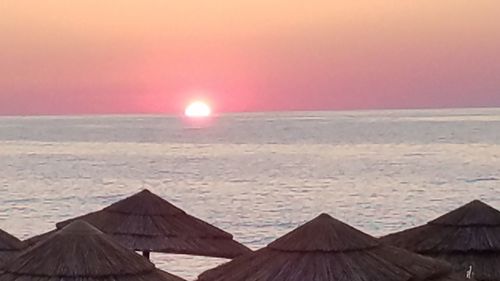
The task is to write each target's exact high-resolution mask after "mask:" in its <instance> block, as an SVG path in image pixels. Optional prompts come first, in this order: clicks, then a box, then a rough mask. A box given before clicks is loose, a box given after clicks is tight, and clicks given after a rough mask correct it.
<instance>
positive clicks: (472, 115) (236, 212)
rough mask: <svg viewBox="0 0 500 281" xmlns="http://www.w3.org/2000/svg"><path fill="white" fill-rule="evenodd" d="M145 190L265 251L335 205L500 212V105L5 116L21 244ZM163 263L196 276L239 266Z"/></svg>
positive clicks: (1, 170)
mask: <svg viewBox="0 0 500 281" xmlns="http://www.w3.org/2000/svg"><path fill="white" fill-rule="evenodd" d="M144 188H148V189H150V190H151V191H153V192H155V193H157V194H158V195H160V196H162V197H164V198H165V199H167V200H169V201H170V202H172V203H174V204H175V205H177V206H178V207H180V208H182V209H184V210H185V211H187V212H188V213H190V214H192V215H194V216H196V217H199V218H201V219H203V220H205V221H207V222H209V223H212V224H214V225H216V226H218V227H220V228H222V229H224V230H226V231H228V232H230V233H232V234H233V235H234V237H235V239H236V240H238V241H240V242H242V243H244V244H245V245H247V246H249V247H251V248H252V249H258V248H259V247H263V246H265V245H266V244H268V243H269V242H271V241H273V240H274V239H275V238H277V237H279V236H280V235H283V234H285V233H286V232H288V231H290V230H292V229H293V228H295V227H297V226H298V225H300V224H301V223H304V222H305V221H307V220H310V219H312V218H313V217H315V216H317V215H318V214H320V213H322V212H326V213H329V214H331V215H332V216H335V217H337V218H339V219H341V220H344V221H345V222H347V223H349V224H351V225H353V226H355V227H357V228H359V229H361V230H363V231H366V232H368V233H370V234H372V235H375V236H379V235H383V234H386V233H390V232H393V231H396V230H400V229H404V228H408V227H411V226H415V225H418V224H421V223H424V222H426V221H428V220H430V219H433V218H435V217H436V216H438V215H440V214H442V213H444V212H446V211H449V210H451V209H453V208H455V207H458V206H460V205H461V204H464V203H466V202H468V201H471V200H473V199H482V200H485V201H486V202H487V203H490V204H491V205H493V206H494V207H500V109H453V110H395V111H357V112H354V111H353V112H293V113H253V114H228V115H221V116H217V117H214V118H212V120H210V122H203V123H201V124H200V123H199V121H196V123H192V122H191V121H189V120H185V119H184V118H178V117H172V116H73V117H53V116H46V117H1V118H0V227H1V228H2V229H4V230H6V231H8V232H10V233H12V234H14V235H16V236H17V237H19V238H21V239H25V238H28V237H30V236H33V235H36V234H40V233H43V232H45V231H48V230H51V229H53V228H54V224H55V223H56V222H58V221H61V220H64V219H67V218H71V217H74V216H77V215H81V214H84V213H87V212H90V211H95V210H99V209H101V208H103V207H105V206H107V205H109V204H111V203H113V202H115V201H117V200H120V199H122V198H124V197H126V196H129V195H131V194H133V193H135V192H138V191H140V190H141V189H144ZM152 260H153V261H154V262H155V263H156V264H157V265H158V266H159V267H160V268H162V269H165V270H168V271H170V272H172V273H175V274H178V275H180V276H182V277H185V278H188V279H191V280H192V279H194V278H195V277H196V276H197V275H198V274H199V273H200V272H202V271H203V270H205V269H208V268H211V267H214V266H216V265H217V264H220V263H222V262H224V261H225V260H223V259H214V258H203V257H192V256H184V255H165V254H157V253H154V254H152Z"/></svg>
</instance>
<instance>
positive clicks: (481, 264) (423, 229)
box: [381, 200, 500, 281]
mask: <svg viewBox="0 0 500 281" xmlns="http://www.w3.org/2000/svg"><path fill="white" fill-rule="evenodd" d="M381 241H382V242H384V243H388V244H391V245H394V246H398V247H402V248H405V249H408V250H410V251H413V252H416V253H420V254H424V255H428V256H431V257H436V258H441V259H443V260H446V261H448V262H449V263H451V264H452V265H453V267H454V270H455V271H457V272H459V273H460V274H465V272H467V271H471V272H472V276H473V277H474V278H475V279H476V280H491V281H493V280H500V211H498V210H496V209H494V208H492V207H491V206H489V205H487V204H485V203H483V202H481V201H478V200H475V201H472V202H470V203H468V204H466V205H464V206H462V207H460V208H458V209H455V210H453V211H451V212H450V213H447V214H445V215H443V216H441V217H439V218H437V219H435V220H433V221H430V222H429V223H427V224H426V225H423V226H418V227H415V228H412V229H408V230H404V231H401V232H397V233H394V234H390V235H387V236H385V237H382V238H381Z"/></svg>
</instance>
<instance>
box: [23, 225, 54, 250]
mask: <svg viewBox="0 0 500 281" xmlns="http://www.w3.org/2000/svg"><path fill="white" fill-rule="evenodd" d="M56 231H57V229H54V230H51V231H48V232H45V233H42V234H39V235H35V236H33V237H30V238H28V239H25V240H23V243H24V244H25V245H27V246H28V247H29V246H33V245H35V244H36V243H38V242H40V241H42V240H44V239H47V238H48V237H49V236H50V235H52V234H54V233H55V232H56Z"/></svg>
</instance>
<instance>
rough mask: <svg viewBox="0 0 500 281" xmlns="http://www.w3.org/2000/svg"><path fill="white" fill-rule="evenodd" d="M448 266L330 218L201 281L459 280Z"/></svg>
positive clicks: (206, 274)
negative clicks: (386, 243) (384, 243)
mask: <svg viewBox="0 0 500 281" xmlns="http://www.w3.org/2000/svg"><path fill="white" fill-rule="evenodd" d="M450 272H451V268H450V267H449V265H447V264H446V263H444V262H441V261H436V260H434V259H431V258H428V257H424V256H420V255H417V254H414V253H411V252H408V251H406V250H402V249H398V248H395V247H392V246H385V245H382V244H381V243H380V242H379V241H378V240H377V239H376V238H374V237H372V236H369V235H368V234H365V233H363V232H361V231H359V230H356V229H354V228H352V227H350V226H348V225H346V224H344V223H342V222H340V221H338V220H336V219H334V218H332V217H330V216H329V215H327V214H321V215H320V216H318V217H317V218H315V219H313V220H312V221H310V222H308V223H306V224H304V225H302V226H300V227H298V228H297V229H295V230H293V231H292V232H290V233H288V234H286V235H285V236H283V237H281V238H279V239H277V240H276V241H274V242H272V243H271V244H269V245H268V246H267V247H265V248H263V249H260V250H258V251H255V252H253V253H251V254H248V255H245V256H241V257H238V258H236V259H234V260H232V261H230V262H228V263H226V264H223V265H221V266H219V267H216V268H214V269H212V270H208V271H206V272H204V273H202V274H201V275H200V276H199V277H198V281H235V280H237V281H257V280H258V281H312V280H314V281H346V280H349V281H366V280H380V281H410V280H421V281H424V280H435V281H444V280H447V281H452V280H455V281H458V280H462V281H463V280H465V279H463V278H460V277H457V276H453V275H452V274H451V273H450Z"/></svg>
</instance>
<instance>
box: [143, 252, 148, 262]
mask: <svg viewBox="0 0 500 281" xmlns="http://www.w3.org/2000/svg"><path fill="white" fill-rule="evenodd" d="M142 255H143V256H144V257H145V258H147V259H148V260H149V251H142Z"/></svg>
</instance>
